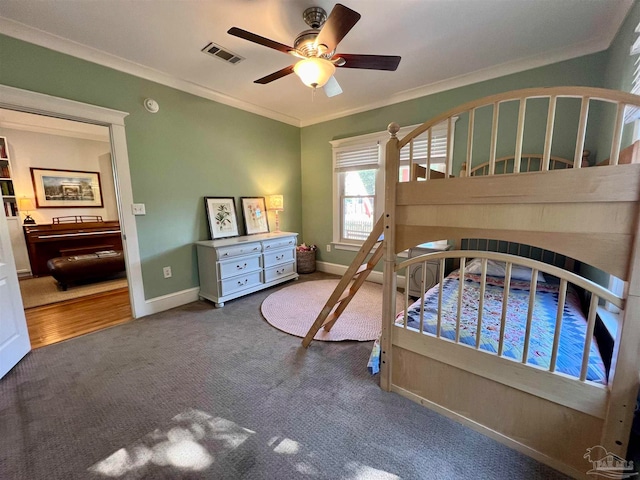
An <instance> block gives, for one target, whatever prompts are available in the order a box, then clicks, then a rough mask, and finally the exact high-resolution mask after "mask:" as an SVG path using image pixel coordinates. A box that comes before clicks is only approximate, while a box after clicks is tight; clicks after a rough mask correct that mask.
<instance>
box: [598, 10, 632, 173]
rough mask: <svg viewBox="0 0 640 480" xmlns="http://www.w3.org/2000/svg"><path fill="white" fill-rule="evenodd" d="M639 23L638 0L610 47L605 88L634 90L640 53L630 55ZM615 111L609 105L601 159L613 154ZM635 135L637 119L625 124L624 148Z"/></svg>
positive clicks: (600, 142)
mask: <svg viewBox="0 0 640 480" xmlns="http://www.w3.org/2000/svg"><path fill="white" fill-rule="evenodd" d="M638 23H640V3H638V2H636V3H635V4H634V6H633V8H632V9H631V11H630V12H629V14H628V15H627V18H626V19H625V21H624V23H623V24H622V27H620V30H619V31H618V34H617V35H616V38H615V39H614V41H613V42H612V43H611V47H610V48H609V50H608V51H607V53H608V58H607V66H606V67H607V68H606V71H605V79H604V87H605V88H611V89H614V90H622V91H624V92H630V91H631V87H632V86H633V85H632V80H633V72H634V71H635V68H636V65H635V62H636V59H637V58H638V56H637V55H634V56H633V57H632V56H631V55H629V52H630V51H631V46H632V45H633V43H634V42H635V40H636V39H637V38H638V34H637V33H636V32H635V28H636V26H637V25H638ZM614 115H615V111H614V110H613V109H609V111H608V112H607V113H606V117H605V121H604V122H603V125H605V126H606V128H604V129H602V132H601V135H600V137H599V145H600V149H601V151H602V152H603V154H602V155H601V156H599V158H598V161H600V160H605V159H607V158H609V151H607V150H609V148H610V145H611V143H610V142H611V140H610V139H611V135H612V132H613V119H614V118H615V117H614ZM632 136H633V123H631V124H629V125H626V126H625V128H624V131H623V135H622V148H624V147H627V146H629V145H631V143H632V142H633V138H632ZM605 151H606V153H605Z"/></svg>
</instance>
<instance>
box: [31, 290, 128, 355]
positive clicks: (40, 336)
mask: <svg viewBox="0 0 640 480" xmlns="http://www.w3.org/2000/svg"><path fill="white" fill-rule="evenodd" d="M24 313H25V316H26V317H27V327H28V328H29V338H30V339H31V348H39V347H44V346H46V345H51V344H52V343H57V342H61V341H62V340H67V339H69V338H73V337H77V336H79V335H84V334H85V333H91V332H95V331H97V330H101V329H103V328H107V327H111V326H113V325H118V324H120V323H124V322H128V321H129V320H132V319H133V316H132V315H131V305H130V303H129V290H128V289H127V288H120V289H118V290H112V291H109V292H105V293H98V294H95V295H90V296H88V297H82V298H76V299H73V300H68V301H66V302H60V303H54V304H51V305H43V306H41V307H33V308H28V309H26V310H25V311H24Z"/></svg>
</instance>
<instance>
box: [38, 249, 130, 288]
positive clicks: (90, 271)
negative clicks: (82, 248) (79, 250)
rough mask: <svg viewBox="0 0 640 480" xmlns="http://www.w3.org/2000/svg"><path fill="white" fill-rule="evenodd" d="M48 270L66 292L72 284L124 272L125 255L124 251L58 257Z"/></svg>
mask: <svg viewBox="0 0 640 480" xmlns="http://www.w3.org/2000/svg"><path fill="white" fill-rule="evenodd" d="M47 268H48V269H49V273H50V274H51V276H52V277H53V278H55V279H56V280H57V281H58V282H59V283H60V286H61V287H62V289H63V290H66V289H67V287H68V286H69V284H71V283H78V282H84V281H88V280H98V279H101V278H106V277H110V276H113V275H115V274H117V273H120V272H123V271H124V269H125V267H124V255H123V254H122V251H116V250H109V251H104V252H96V253H90V254H86V255H74V256H71V257H56V258H51V259H49V260H48V261H47Z"/></svg>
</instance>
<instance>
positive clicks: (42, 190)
mask: <svg viewBox="0 0 640 480" xmlns="http://www.w3.org/2000/svg"><path fill="white" fill-rule="evenodd" d="M31 180H32V181H33V191H34V192H35V194H36V205H37V207H38V208H78V207H102V206H103V202H102V186H101V185H100V173H98V172H81V171H77V170H58V169H53V168H48V169H44V168H31Z"/></svg>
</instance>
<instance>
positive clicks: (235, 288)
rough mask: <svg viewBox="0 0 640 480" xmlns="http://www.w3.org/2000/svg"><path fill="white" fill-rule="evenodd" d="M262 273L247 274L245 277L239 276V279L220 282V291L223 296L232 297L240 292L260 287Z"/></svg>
mask: <svg viewBox="0 0 640 480" xmlns="http://www.w3.org/2000/svg"><path fill="white" fill-rule="evenodd" d="M261 273H262V271H260V270H258V271H257V272H251V273H247V274H245V275H238V276H237V277H232V278H228V279H226V280H222V281H220V290H221V293H222V296H225V295H230V294H232V293H234V292H239V291H240V290H245V289H247V288H251V287H253V286H255V285H260V284H261V283H262V281H261V278H260V277H261Z"/></svg>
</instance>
